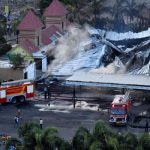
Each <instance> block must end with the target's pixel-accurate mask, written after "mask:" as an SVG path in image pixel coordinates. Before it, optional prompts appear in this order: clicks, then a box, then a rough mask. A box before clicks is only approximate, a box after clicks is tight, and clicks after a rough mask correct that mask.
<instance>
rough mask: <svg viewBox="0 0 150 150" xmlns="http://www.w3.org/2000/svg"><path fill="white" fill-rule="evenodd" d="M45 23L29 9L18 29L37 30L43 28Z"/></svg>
mask: <svg viewBox="0 0 150 150" xmlns="http://www.w3.org/2000/svg"><path fill="white" fill-rule="evenodd" d="M43 26H44V25H43V23H42V21H41V20H40V19H39V18H38V17H37V16H36V15H35V14H34V12H33V11H32V10H29V11H28V12H27V14H26V16H25V17H24V18H23V20H22V21H21V23H20V24H19V25H18V27H17V29H18V30H36V29H39V28H42V27H43Z"/></svg>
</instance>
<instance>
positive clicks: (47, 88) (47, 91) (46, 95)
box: [44, 86, 51, 99]
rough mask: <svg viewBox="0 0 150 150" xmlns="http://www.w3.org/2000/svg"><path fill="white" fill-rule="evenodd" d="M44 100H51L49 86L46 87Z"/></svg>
mask: <svg viewBox="0 0 150 150" xmlns="http://www.w3.org/2000/svg"><path fill="white" fill-rule="evenodd" d="M44 98H45V99H47V98H48V99H51V90H50V87H49V86H45V87H44Z"/></svg>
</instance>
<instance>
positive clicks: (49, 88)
mask: <svg viewBox="0 0 150 150" xmlns="http://www.w3.org/2000/svg"><path fill="white" fill-rule="evenodd" d="M47 92H48V99H50V100H51V87H50V86H48V89H47Z"/></svg>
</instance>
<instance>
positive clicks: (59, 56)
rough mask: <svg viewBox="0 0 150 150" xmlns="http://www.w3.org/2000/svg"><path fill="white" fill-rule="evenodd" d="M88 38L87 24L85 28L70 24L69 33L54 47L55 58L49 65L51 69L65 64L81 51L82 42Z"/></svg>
mask: <svg viewBox="0 0 150 150" xmlns="http://www.w3.org/2000/svg"><path fill="white" fill-rule="evenodd" d="M88 39H89V34H88V32H87V26H85V27H84V28H83V29H80V28H78V27H76V26H70V27H69V28H68V30H67V34H65V35H64V36H62V37H61V38H60V39H59V42H58V45H57V46H56V48H55V49H54V53H53V55H54V57H55V59H54V61H53V62H52V63H51V65H50V66H49V71H51V69H53V68H54V67H56V66H57V65H63V64H64V63H65V62H67V61H69V60H70V59H71V58H73V57H74V56H76V55H77V54H78V53H79V51H80V48H79V47H80V43H81V42H83V41H85V40H88Z"/></svg>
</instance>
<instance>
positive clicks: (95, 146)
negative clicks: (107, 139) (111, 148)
mask: <svg viewBox="0 0 150 150" xmlns="http://www.w3.org/2000/svg"><path fill="white" fill-rule="evenodd" d="M103 149H104V145H103V144H102V143H101V142H100V141H94V142H93V143H92V144H91V145H90V149H89V150H103Z"/></svg>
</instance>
